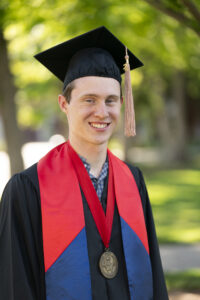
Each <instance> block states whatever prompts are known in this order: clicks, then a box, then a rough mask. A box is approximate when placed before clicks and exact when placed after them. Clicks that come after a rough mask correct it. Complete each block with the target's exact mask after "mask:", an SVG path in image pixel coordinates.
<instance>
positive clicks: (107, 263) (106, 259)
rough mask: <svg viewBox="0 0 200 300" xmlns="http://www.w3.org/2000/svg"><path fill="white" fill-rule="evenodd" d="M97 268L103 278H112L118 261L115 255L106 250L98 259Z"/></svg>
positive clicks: (115, 272) (115, 273) (116, 269)
mask: <svg viewBox="0 0 200 300" xmlns="http://www.w3.org/2000/svg"><path fill="white" fill-rule="evenodd" d="M99 268H100V270H101V273H102V275H103V276H104V277H106V278H108V279H111V278H114V277H115V276H116V275H117V272H118V261H117V257H116V256H115V254H114V253H113V252H111V251H110V250H106V251H105V252H104V253H103V254H102V255H101V257H100V260H99Z"/></svg>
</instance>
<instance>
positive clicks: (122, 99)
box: [120, 96, 124, 104]
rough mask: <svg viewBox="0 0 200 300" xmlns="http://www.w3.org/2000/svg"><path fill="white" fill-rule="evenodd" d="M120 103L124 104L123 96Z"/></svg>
mask: <svg viewBox="0 0 200 300" xmlns="http://www.w3.org/2000/svg"><path fill="white" fill-rule="evenodd" d="M120 102H121V104H123V102H124V98H123V96H121V99H120Z"/></svg>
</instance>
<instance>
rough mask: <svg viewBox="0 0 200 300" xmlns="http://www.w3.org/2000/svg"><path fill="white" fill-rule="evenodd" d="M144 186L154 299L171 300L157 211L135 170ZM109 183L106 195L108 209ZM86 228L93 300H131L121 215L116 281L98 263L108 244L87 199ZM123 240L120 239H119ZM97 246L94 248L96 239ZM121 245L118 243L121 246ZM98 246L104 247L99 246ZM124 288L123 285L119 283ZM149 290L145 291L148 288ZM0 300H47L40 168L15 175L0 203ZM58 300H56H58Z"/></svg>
mask: <svg viewBox="0 0 200 300" xmlns="http://www.w3.org/2000/svg"><path fill="white" fill-rule="evenodd" d="M129 168H130V170H131V172H132V174H133V175H134V178H135V181H136V184H137V186H138V189H139V192H140V197H141V200H142V206H143V210H144V216H145V222H146V227H147V234H148V241H149V248H150V259H151V264H152V273H153V293H154V296H153V300H167V299H168V295H167V290H166V285H165V280H164V275H163V270H162V265H161V260H160V254H159V248H158V243H157V238H156V233H155V227H154V222H153V217H152V211H151V206H150V202H149V198H148V194H147V190H146V187H145V183H144V179H143V176H142V173H141V171H140V170H139V169H138V168H136V167H132V166H129ZM106 194H107V184H105V188H104V191H103V195H102V201H103V203H104V205H105V202H106ZM82 196H83V207H84V214H85V223H86V234H87V243H88V254H89V261H90V272H91V285H92V295H93V300H100V299H101V300H107V299H108V300H122V299H123V300H128V299H129V292H128V283H127V274H126V266H125V262H124V257H123V247H122V241H121V231H120V222H119V215H118V211H117V209H116V207H115V214H114V221H113V222H114V223H113V224H114V226H113V230H112V235H111V248H112V249H113V250H114V249H115V253H116V254H117V256H118V258H120V259H119V260H120V265H119V273H118V275H117V277H116V279H115V280H107V279H104V278H103V277H102V276H101V275H100V273H99V270H98V268H97V264H96V263H94V260H95V257H99V256H100V254H101V253H102V250H103V244H102V242H101V239H100V236H99V234H98V232H97V229H96V226H95V224H94V220H93V219H92V216H91V213H90V211H89V208H88V205H87V202H86V200H85V197H84V195H83V193H82ZM116 235H117V236H118V239H116V238H115V236H116ZM94 239H96V240H95V243H93V240H94ZM116 241H117V242H116ZM94 244H95V245H98V247H94ZM118 283H120V285H119V284H118ZM144 288H145V287H144ZM0 300H46V295H45V271H44V257H43V242H42V225H41V208H40V193H39V183H38V175H37V165H36V164H35V165H33V166H32V167H30V168H29V169H27V170H25V171H23V172H21V173H19V174H16V175H14V176H13V177H12V178H11V180H10V181H9V182H8V184H7V186H6V188H5V190H4V193H3V196H2V201H1V204H0ZM55 300H56V299H55Z"/></svg>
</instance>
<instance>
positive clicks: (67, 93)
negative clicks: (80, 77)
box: [62, 80, 75, 103]
mask: <svg viewBox="0 0 200 300" xmlns="http://www.w3.org/2000/svg"><path fill="white" fill-rule="evenodd" d="M74 88H75V82H74V80H73V81H72V82H70V83H69V84H68V85H67V86H66V88H65V89H64V91H63V93H62V95H63V96H64V97H65V99H66V101H67V103H70V100H71V94H72V91H73V89H74Z"/></svg>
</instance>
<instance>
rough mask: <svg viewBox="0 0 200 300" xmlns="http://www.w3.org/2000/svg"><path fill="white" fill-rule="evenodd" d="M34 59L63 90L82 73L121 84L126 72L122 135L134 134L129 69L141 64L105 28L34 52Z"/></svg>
mask: <svg viewBox="0 0 200 300" xmlns="http://www.w3.org/2000/svg"><path fill="white" fill-rule="evenodd" d="M124 57H125V58H124ZM35 58H36V59H37V60H38V61H39V62H40V63H42V64H43V65H44V66H45V67H46V68H47V69H49V70H50V71H51V72H52V73H53V74H54V75H55V76H56V77H58V78H59V79H60V80H61V81H63V83H64V84H63V90H65V88H66V86H67V85H68V84H69V83H70V82H72V81H73V80H75V79H77V78H80V77H84V76H102V77H109V78H114V79H116V80H118V81H119V83H121V74H123V73H125V107H126V108H125V134H126V135H127V136H130V135H135V124H134V123H135V117H134V108H133V96H132V88H131V81H130V70H132V69H135V68H138V67H141V66H143V63H142V62H141V61H140V60H139V59H138V58H137V57H136V56H135V55H134V54H133V53H132V52H131V51H130V50H128V49H127V48H126V47H125V45H124V44H123V43H121V41H120V40H119V39H117V38H116V37H115V36H114V35H113V34H112V33H111V32H110V31H109V30H108V29H107V28H106V27H104V26H101V27H98V28H96V29H94V30H91V31H89V32H86V33H84V34H82V35H79V36H77V37H75V38H73V39H70V40H68V41H66V42H64V43H61V44H58V45H56V46H54V47H52V48H50V49H47V50H45V51H43V52H41V53H38V54H36V55H35ZM125 59H126V60H125Z"/></svg>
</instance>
